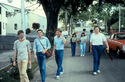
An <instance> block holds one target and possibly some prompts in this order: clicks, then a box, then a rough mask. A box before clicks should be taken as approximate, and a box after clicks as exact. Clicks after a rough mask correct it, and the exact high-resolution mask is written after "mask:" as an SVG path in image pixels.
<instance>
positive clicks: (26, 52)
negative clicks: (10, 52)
mask: <svg viewBox="0 0 125 82" xmlns="http://www.w3.org/2000/svg"><path fill="white" fill-rule="evenodd" d="M18 37H19V39H18V40H16V41H15V42H14V47H13V49H14V61H13V65H14V66H16V57H17V63H18V68H19V74H20V82H29V78H28V76H27V72H26V70H27V65H28V64H29V65H31V52H30V49H31V45H30V42H29V40H26V39H25V38H24V32H23V31H22V30H19V31H18Z"/></svg>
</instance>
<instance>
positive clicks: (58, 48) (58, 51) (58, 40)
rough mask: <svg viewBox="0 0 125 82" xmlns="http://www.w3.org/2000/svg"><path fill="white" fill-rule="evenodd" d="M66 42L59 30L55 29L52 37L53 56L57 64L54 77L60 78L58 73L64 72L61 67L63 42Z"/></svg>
mask: <svg viewBox="0 0 125 82" xmlns="http://www.w3.org/2000/svg"><path fill="white" fill-rule="evenodd" d="M65 43H66V39H65V38H64V36H63V35H61V31H60V30H57V31H56V37H54V47H53V56H55V60H56V64H57V73H56V79H59V78H60V74H63V73H64V69H63V67H62V62H63V54H64V44H65Z"/></svg>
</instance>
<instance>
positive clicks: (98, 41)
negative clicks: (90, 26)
mask: <svg viewBox="0 0 125 82" xmlns="http://www.w3.org/2000/svg"><path fill="white" fill-rule="evenodd" d="M104 41H106V37H105V35H104V34H102V33H99V34H95V33H93V34H92V36H91V38H90V42H92V45H103V42H104Z"/></svg>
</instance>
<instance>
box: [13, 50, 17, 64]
mask: <svg viewBox="0 0 125 82" xmlns="http://www.w3.org/2000/svg"><path fill="white" fill-rule="evenodd" d="M16 56H17V51H16V50H14V55H13V66H16Z"/></svg>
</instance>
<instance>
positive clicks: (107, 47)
mask: <svg viewBox="0 0 125 82" xmlns="http://www.w3.org/2000/svg"><path fill="white" fill-rule="evenodd" d="M105 45H106V50H107V52H109V45H108V42H107V40H106V41H105Z"/></svg>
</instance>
